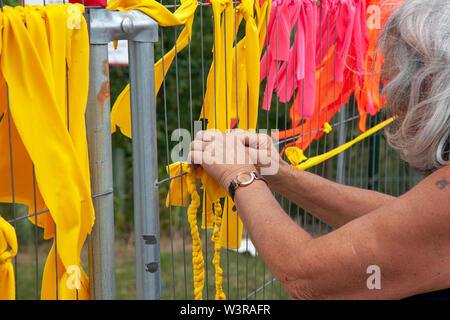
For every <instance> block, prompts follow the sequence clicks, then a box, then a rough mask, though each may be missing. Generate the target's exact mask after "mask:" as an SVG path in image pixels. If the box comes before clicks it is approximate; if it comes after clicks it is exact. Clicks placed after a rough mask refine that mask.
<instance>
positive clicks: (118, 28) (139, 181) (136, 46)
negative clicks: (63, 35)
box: [85, 8, 161, 300]
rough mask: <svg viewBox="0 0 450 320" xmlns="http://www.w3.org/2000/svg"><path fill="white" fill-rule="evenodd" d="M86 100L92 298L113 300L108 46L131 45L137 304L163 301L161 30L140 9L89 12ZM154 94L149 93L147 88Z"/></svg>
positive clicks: (112, 207)
mask: <svg viewBox="0 0 450 320" xmlns="http://www.w3.org/2000/svg"><path fill="white" fill-rule="evenodd" d="M85 17H86V21H87V23H88V30H89V46H90V61H89V73H90V79H89V95H88V103H87V109H86V125H87V136H88V146H89V161H90V169H91V183H92V193H93V194H97V195H102V196H101V197H96V198H94V199H93V203H94V209H95V213H96V221H95V225H94V228H93V231H92V241H91V242H92V243H90V245H89V277H90V283H91V297H92V298H93V299H101V300H104V299H115V296H116V287H115V266H114V204H113V179H112V177H113V171H112V142H111V118H110V110H111V108H110V90H109V63H108V43H109V42H111V41H113V40H128V46H129V65H130V98H131V114H132V132H133V139H132V143H133V187H134V220H135V244H136V298H137V299H160V297H161V293H160V291H161V289H160V288H161V276H160V267H159V264H160V255H159V210H158V205H159V202H158V188H157V186H156V181H157V174H158V162H157V149H156V101H155V99H156V98H155V89H154V52H153V43H154V42H156V41H158V24H157V23H156V22H155V21H154V20H153V19H151V18H150V17H148V16H147V15H145V14H144V13H142V12H140V11H138V10H132V11H125V12H120V11H109V10H107V9H104V8H87V10H86V13H85ZM149 88H150V89H149Z"/></svg>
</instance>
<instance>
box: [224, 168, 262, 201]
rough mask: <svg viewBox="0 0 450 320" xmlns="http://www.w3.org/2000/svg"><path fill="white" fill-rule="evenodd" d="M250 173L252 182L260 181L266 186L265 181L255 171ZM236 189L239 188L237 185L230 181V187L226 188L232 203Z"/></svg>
mask: <svg viewBox="0 0 450 320" xmlns="http://www.w3.org/2000/svg"><path fill="white" fill-rule="evenodd" d="M252 173H253V176H254V180H262V181H264V182H265V183H266V184H268V183H267V181H266V179H265V178H264V177H263V176H262V175H261V174H259V173H258V172H257V171H253V172H252ZM238 187H239V184H238V183H237V182H236V181H234V180H231V182H230V185H229V186H228V194H229V195H230V197H231V199H232V200H233V201H234V195H235V193H236V189H237V188H238Z"/></svg>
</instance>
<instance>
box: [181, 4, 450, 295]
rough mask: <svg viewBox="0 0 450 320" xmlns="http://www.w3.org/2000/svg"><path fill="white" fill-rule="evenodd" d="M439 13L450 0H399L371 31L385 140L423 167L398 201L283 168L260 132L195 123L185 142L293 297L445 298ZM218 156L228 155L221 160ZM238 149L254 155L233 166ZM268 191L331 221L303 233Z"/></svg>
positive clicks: (449, 278) (448, 49) (443, 31)
mask: <svg viewBox="0 0 450 320" xmlns="http://www.w3.org/2000/svg"><path fill="white" fill-rule="evenodd" d="M449 17H450V1H449V0H428V1H423V0H405V2H404V3H403V4H402V5H401V6H400V7H399V8H398V9H397V10H396V11H395V13H394V14H393V15H392V16H391V18H390V20H389V21H388V22H387V24H386V25H385V28H384V30H383V33H382V37H381V38H380V43H381V49H382V52H383V54H384V56H385V58H386V59H385V60H386V64H385V66H384V68H383V69H384V71H383V72H384V77H385V78H386V79H387V85H386V86H385V87H384V91H385V94H386V99H387V107H386V111H387V113H388V114H389V115H396V116H397V119H396V121H395V122H394V123H393V125H391V126H390V127H389V129H388V130H387V131H386V137H387V139H388V140H389V142H390V143H391V145H392V146H394V147H395V148H397V149H399V151H400V154H401V156H402V157H403V159H404V160H406V161H407V162H409V164H410V165H411V166H412V167H414V168H416V169H418V170H419V171H421V172H427V173H429V175H428V176H427V177H426V178H425V179H423V181H421V182H420V183H419V184H418V185H417V186H416V187H414V188H412V189H411V190H410V191H409V192H407V193H405V194H403V195H402V196H400V197H398V198H395V197H392V196H389V195H386V194H382V193H378V192H375V191H369V190H363V189H359V188H355V187H350V186H345V185H340V184H337V183H334V182H332V181H329V180H326V179H324V178H322V177H320V176H317V175H314V174H312V173H309V172H305V171H300V170H297V169H294V168H292V167H291V166H290V165H289V164H287V163H286V162H284V161H283V160H281V158H279V156H278V153H277V152H276V150H275V148H274V147H273V145H272V142H271V139H270V138H268V137H267V136H264V135H258V134H250V133H247V132H244V131H239V132H234V133H230V134H227V135H225V134H222V133H213V132H207V131H201V132H199V134H198V135H197V137H196V140H195V141H193V142H192V144H191V152H190V156H189V159H190V160H191V161H192V163H193V164H194V166H195V165H201V166H202V167H203V169H205V170H207V172H208V173H209V174H210V175H212V176H213V177H214V178H215V179H217V181H219V183H220V184H221V185H222V187H223V188H224V189H226V190H228V191H229V193H230V195H232V196H233V197H234V201H235V203H236V207H237V210H238V213H239V216H240V217H241V219H242V221H243V223H244V225H245V228H246V229H247V231H248V233H249V235H250V237H251V239H252V241H253V243H254V245H255V247H256V248H257V250H258V252H259V254H260V255H261V257H262V258H263V259H264V261H265V263H266V264H267V266H268V267H269V268H270V270H271V271H272V273H273V274H274V275H275V277H276V278H277V279H278V280H279V281H280V282H281V284H282V285H283V287H284V288H285V289H286V290H287V291H288V292H289V294H290V295H291V296H292V297H294V298H297V299H399V298H405V297H410V296H415V297H427V296H430V294H431V296H433V292H434V296H436V297H443V296H444V297H445V296H446V297H448V298H449V299H450V289H448V290H445V289H447V288H450V161H449V149H450V137H449V131H450V23H449ZM236 142H237V143H236ZM225 153H226V155H227V157H228V158H232V159H234V162H233V161H228V162H226V163H225V164H223V163H224V159H223V157H222V156H223V155H224V154H225ZM264 154H268V155H267V156H264ZM230 155H232V156H230ZM242 158H246V159H250V160H252V161H253V162H252V161H247V162H246V164H238V163H242V162H239V161H237V160H238V159H242ZM217 163H219V164H217ZM251 163H257V165H252V164H251ZM263 163H264V164H265V166H268V165H274V164H276V163H278V164H279V166H278V170H277V173H276V174H266V175H264V173H263V175H260V174H258V171H259V172H262V171H261V169H262V167H263ZM254 172H256V176H255V175H254ZM254 178H255V179H254ZM263 180H265V181H263ZM271 191H275V192H277V193H280V194H282V195H284V196H285V197H287V198H288V199H290V200H291V201H293V202H295V203H296V204H297V205H299V206H300V207H302V208H304V209H305V210H307V211H308V212H310V213H311V214H313V215H314V216H316V217H317V218H319V219H320V220H322V221H324V222H325V223H327V224H328V225H330V226H332V227H334V228H336V229H335V230H334V231H333V232H330V233H328V234H327V235H324V236H321V237H319V238H315V239H312V238H311V236H310V235H309V234H308V233H307V232H305V231H304V230H303V229H302V228H301V227H299V226H298V225H297V224H296V223H295V222H294V221H292V220H291V219H290V217H289V216H288V215H287V214H286V213H285V212H284V211H283V209H282V208H281V207H280V206H279V204H278V202H277V201H276V199H275V198H274V197H273V195H272V192H271ZM371 277H372V278H371ZM375 277H378V279H376V278H375Z"/></svg>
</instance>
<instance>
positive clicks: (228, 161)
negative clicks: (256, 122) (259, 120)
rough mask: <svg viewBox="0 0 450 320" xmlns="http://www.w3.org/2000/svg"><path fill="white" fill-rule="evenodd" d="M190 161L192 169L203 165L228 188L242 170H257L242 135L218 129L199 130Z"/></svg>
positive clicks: (192, 144)
mask: <svg viewBox="0 0 450 320" xmlns="http://www.w3.org/2000/svg"><path fill="white" fill-rule="evenodd" d="M188 163H189V165H190V166H191V168H192V169H194V168H195V167H197V166H201V167H202V168H203V169H204V170H206V171H207V172H208V173H209V174H210V175H211V176H212V177H214V178H215V179H216V180H217V181H218V182H219V183H220V185H221V186H222V188H224V189H225V190H228V186H229V185H230V182H231V181H232V180H233V179H234V178H235V177H236V176H237V175H238V174H239V173H240V172H253V171H256V168H255V166H254V165H253V164H252V163H251V161H250V157H249V153H248V148H246V146H245V144H244V140H243V137H242V135H240V134H238V133H233V132H231V133H228V134H225V133H223V132H218V131H199V132H198V133H197V135H196V137H195V140H194V141H192V142H191V148H190V153H189V156H188Z"/></svg>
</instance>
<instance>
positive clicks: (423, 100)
mask: <svg viewBox="0 0 450 320" xmlns="http://www.w3.org/2000/svg"><path fill="white" fill-rule="evenodd" d="M379 41H380V42H379V44H380V47H381V51H382V53H383V55H384V57H385V63H384V66H383V74H384V75H385V74H388V75H389V74H391V75H393V76H392V77H391V79H388V81H387V84H386V85H385V86H384V88H383V92H384V93H385V94H386V102H387V106H386V108H385V110H386V113H387V115H388V116H394V115H395V116H397V118H396V120H395V121H394V122H393V124H392V125H391V126H389V127H388V128H387V129H386V130H385V134H386V137H387V140H388V142H389V144H390V145H391V146H392V147H394V148H396V149H398V150H399V151H400V155H401V157H402V159H404V160H405V161H407V162H408V163H409V164H410V165H411V166H412V167H413V168H415V169H416V170H418V171H420V172H423V173H430V172H432V171H435V170H437V169H439V168H441V167H444V166H446V165H448V164H450V157H449V153H450V134H449V133H450V0H426V1H424V0H404V1H403V3H402V4H401V5H400V6H399V7H398V8H397V9H396V10H395V11H394V12H393V14H392V15H391V17H390V18H389V19H388V21H387V22H386V24H385V26H384V28H383V30H382V32H381V35H380V38H379ZM388 78H389V76H388Z"/></svg>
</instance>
